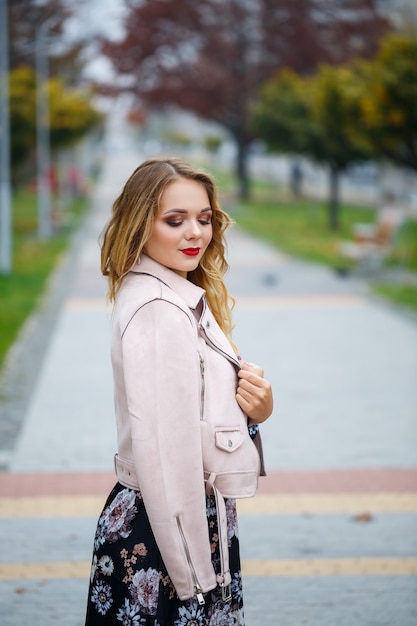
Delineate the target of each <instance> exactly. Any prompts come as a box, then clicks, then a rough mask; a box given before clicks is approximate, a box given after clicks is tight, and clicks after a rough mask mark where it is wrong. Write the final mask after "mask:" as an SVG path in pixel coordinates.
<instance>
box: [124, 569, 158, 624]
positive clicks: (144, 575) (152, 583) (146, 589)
mask: <svg viewBox="0 0 417 626" xmlns="http://www.w3.org/2000/svg"><path fill="white" fill-rule="evenodd" d="M129 591H130V593H131V595H132V598H133V599H134V601H135V603H136V604H138V605H139V606H140V608H141V610H142V611H143V612H144V613H146V614H147V615H155V613H156V609H157V606H158V595H159V594H158V592H159V572H157V571H156V569H152V568H149V569H147V570H145V569H140V570H139V571H138V572H136V574H135V575H134V577H133V580H132V584H131V585H130V587H129Z"/></svg>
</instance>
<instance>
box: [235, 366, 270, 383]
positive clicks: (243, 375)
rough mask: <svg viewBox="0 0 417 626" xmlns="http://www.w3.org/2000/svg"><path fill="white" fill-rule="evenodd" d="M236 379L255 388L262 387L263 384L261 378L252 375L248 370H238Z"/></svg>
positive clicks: (263, 381)
mask: <svg viewBox="0 0 417 626" xmlns="http://www.w3.org/2000/svg"><path fill="white" fill-rule="evenodd" d="M237 375H238V377H239V379H240V380H247V381H248V382H250V383H252V385H255V386H256V387H262V386H263V385H264V384H265V382H266V381H265V378H262V377H261V376H258V375H257V374H254V372H251V371H249V370H242V369H241V370H239V372H238V374H237Z"/></svg>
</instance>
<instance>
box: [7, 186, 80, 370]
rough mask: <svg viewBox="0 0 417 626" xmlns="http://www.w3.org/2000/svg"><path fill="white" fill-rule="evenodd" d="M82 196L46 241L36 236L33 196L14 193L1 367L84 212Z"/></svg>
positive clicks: (21, 191) (34, 199)
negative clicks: (10, 258)
mask: <svg viewBox="0 0 417 626" xmlns="http://www.w3.org/2000/svg"><path fill="white" fill-rule="evenodd" d="M86 205H87V202H86V200H85V199H78V200H76V201H75V203H74V204H73V206H72V207H71V208H70V209H67V210H66V212H65V219H61V220H60V222H59V225H58V226H57V228H56V232H55V234H54V235H53V236H52V237H51V238H50V239H49V240H47V241H41V240H39V238H38V237H37V232H36V230H37V208H36V196H35V194H34V193H33V192H31V191H29V190H27V189H24V190H19V191H18V192H17V193H16V194H15V195H14V197H13V261H12V272H11V274H10V275H8V276H4V275H0V302H1V304H0V368H1V366H2V364H3V362H4V358H5V356H6V354H7V351H8V349H9V348H10V346H11V345H12V343H13V342H14V340H15V339H16V337H17V334H18V332H19V330H20V328H21V326H22V324H23V323H24V321H25V320H26V318H27V317H28V315H29V314H30V313H31V312H32V311H33V309H34V308H35V307H36V305H37V304H38V302H39V298H40V297H41V294H42V293H43V291H44V289H45V285H46V281H47V279H48V276H49V275H50V274H51V272H52V270H53V269H54V267H55V266H56V263H57V261H58V259H59V258H60V256H61V254H62V253H63V251H64V250H65V249H66V247H67V244H68V241H69V236H70V234H71V232H72V231H73V229H74V228H75V227H76V225H77V224H78V223H79V221H80V219H81V218H82V216H83V215H84V214H85V210H86Z"/></svg>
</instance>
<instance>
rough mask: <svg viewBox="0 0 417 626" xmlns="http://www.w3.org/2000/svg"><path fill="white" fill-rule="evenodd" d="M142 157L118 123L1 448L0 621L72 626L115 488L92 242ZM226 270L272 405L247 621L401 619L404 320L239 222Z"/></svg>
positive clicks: (244, 346) (410, 366)
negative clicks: (44, 341)
mask: <svg viewBox="0 0 417 626" xmlns="http://www.w3.org/2000/svg"><path fill="white" fill-rule="evenodd" d="M140 160H141V157H140V156H139V155H138V154H137V153H136V152H135V149H134V146H133V145H132V144H131V143H130V142H129V138H128V137H126V136H125V134H124V129H123V128H122V127H119V126H117V123H116V126H115V127H113V129H112V132H111V134H110V138H109V143H108V151H107V157H106V159H105V166H104V171H103V173H102V176H101V181H100V184H99V185H98V187H97V190H96V193H95V197H94V206H93V211H92V213H91V216H90V218H89V220H88V222H87V224H86V226H85V228H84V229H83V231H82V233H80V235H79V237H78V239H77V242H76V246H75V250H74V253H73V255H72V256H71V257H70V258H71V263H70V270H71V271H69V270H68V267H67V268H66V269H65V271H64V269H63V270H62V274H58V276H61V277H64V278H62V282H61V283H60V284H59V286H60V289H62V292H63V293H62V302H61V303H60V305H59V306H58V305H56V306H55V313H56V314H55V320H54V323H52V322H51V328H52V333H51V337H50V341H49V343H48V345H47V349H46V351H45V353H44V355H43V359H42V360H41V362H39V375H38V376H37V378H36V379H35V380H34V383H33V391H32V393H31V395H30V399H29V402H28V403H27V406H26V408H25V411H24V419H23V423H22V425H21V427H20V428H19V429H18V437H17V439H16V445H14V446H12V445H11V444H10V445H9V446H5V444H4V443H3V442H2V447H3V450H1V453H2V458H3V462H4V463H5V465H7V471H6V472H4V473H3V474H0V615H1V616H2V617H1V624H2V626H16V625H17V624H21V623H28V624H31V626H37V625H39V626H50V625H52V624H56V623H59V624H60V625H62V626H78V625H81V624H82V623H83V615H84V607H85V600H86V593H87V585H88V581H87V579H88V569H89V560H90V558H91V552H92V540H93V534H94V529H95V524H96V519H97V515H98V512H99V510H100V507H101V506H102V504H103V502H104V498H105V497H106V495H107V492H108V490H109V489H110V487H111V486H112V484H113V482H114V477H113V473H112V459H113V453H114V447H115V428H114V423H113V399H112V382H111V371H110V362H109V341H108V338H109V327H110V315H111V311H110V309H109V308H108V307H107V306H106V304H105V301H104V293H105V290H106V285H105V281H104V279H103V278H102V277H101V275H100V272H99V249H98V244H97V239H98V235H99V232H100V230H101V229H102V227H103V225H104V223H105V221H106V219H107V218H108V215H109V211H110V207H111V204H112V201H113V199H114V198H115V196H116V195H117V193H118V192H119V190H120V189H121V187H122V184H123V182H124V180H125V179H126V178H127V176H128V175H129V174H130V172H131V171H132V170H133V168H134V167H135V166H136V165H137V163H138V162H139V161H140ZM229 261H230V266H231V270H230V274H229V275H228V282H229V287H230V290H231V291H232V293H234V295H235V296H236V297H237V305H236V310H235V321H236V332H235V340H236V342H237V344H238V345H239V348H240V352H241V353H242V355H243V356H244V358H247V359H248V360H252V361H255V362H259V363H260V364H262V365H263V366H264V368H265V371H266V375H267V377H268V378H269V379H270V380H271V381H272V383H273V386H274V391H275V399H276V408H275V411H274V415H273V416H272V418H271V419H270V420H269V421H268V422H267V423H266V424H265V425H264V426H263V428H262V432H263V439H264V448H265V455H266V461H267V467H268V477H267V478H265V479H263V480H262V484H261V487H260V491H259V495H257V496H256V498H254V499H252V500H250V501H244V502H241V503H240V535H241V546H242V558H243V573H244V588H245V603H246V616H247V626H298V625H300V626H301V625H302V624H308V625H309V626H324V625H325V624H329V626H330V625H331V626H335V625H337V626H352V625H353V624H355V626H384V625H386V626H388V625H389V626H415V624H417V577H416V575H417V445H416V442H417V384H416V383H417V321H416V320H415V319H413V318H412V317H410V316H407V315H404V314H402V313H400V312H398V311H397V310H395V309H393V308H390V307H388V306H385V305H382V304H381V303H379V302H378V301H376V300H374V299H372V298H370V297H369V295H368V294H367V290H366V287H365V286H364V285H363V284H362V283H360V282H356V281H354V280H352V279H340V278H338V277H336V276H334V275H333V274H332V273H331V272H329V271H328V270H326V269H324V268H321V267H317V266H314V265H309V264H305V263H302V262H299V261H295V260H293V259H290V258H287V257H286V256H285V255H283V254H280V253H278V252H277V251H274V250H272V249H271V248H270V247H268V246H266V245H264V244H262V243H260V242H258V241H256V240H254V239H253V238H251V237H249V236H247V235H245V234H243V233H242V232H240V231H239V230H238V229H234V230H233V231H232V232H231V234H230V237H229ZM62 283H64V285H63V284H62ZM17 354H20V352H19V351H17Z"/></svg>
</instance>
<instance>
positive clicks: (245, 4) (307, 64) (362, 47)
mask: <svg viewBox="0 0 417 626" xmlns="http://www.w3.org/2000/svg"><path fill="white" fill-rule="evenodd" d="M126 4H127V7H128V12H127V15H126V18H125V35H124V37H123V39H122V40H121V41H116V42H115V41H110V40H107V41H104V42H103V52H104V54H105V55H107V56H108V57H109V59H110V60H111V61H112V64H113V66H114V69H115V70H116V72H117V73H118V74H119V75H120V76H123V77H124V81H123V85H124V86H123V89H124V90H128V91H130V92H131V93H133V94H134V95H135V97H136V100H137V103H138V104H140V105H142V106H145V107H150V108H158V109H163V107H164V106H166V105H172V104H176V105H177V106H179V107H181V108H183V109H186V110H189V111H192V112H194V113H196V114H197V115H199V116H200V117H202V118H204V119H207V120H210V121H215V122H217V123H218V124H220V125H222V126H223V127H224V128H225V129H226V130H227V131H228V132H229V133H230V135H231V137H232V138H233V140H234V142H235V144H236V149H237V161H236V173H237V177H238V180H239V195H240V197H241V198H247V197H248V194H249V176H248V150H249V146H250V143H251V141H252V139H253V135H252V133H251V130H250V126H249V122H250V115H249V110H250V104H251V102H252V100H253V98H254V96H255V93H256V91H257V89H258V88H259V85H260V84H261V83H262V82H264V81H265V80H267V79H268V78H270V77H271V76H272V75H274V74H275V73H276V72H277V71H278V70H279V69H281V68H283V67H290V68H293V69H294V70H295V71H297V72H299V73H301V74H309V73H312V72H313V71H314V70H315V69H316V68H317V65H318V63H320V62H327V63H331V64H339V63H342V62H345V61H346V60H347V59H349V58H351V57H352V56H371V55H372V54H373V53H374V52H375V50H376V46H377V42H378V39H379V38H380V37H381V36H382V34H384V33H385V32H386V31H387V30H388V24H387V23H386V21H385V20H383V19H382V18H380V17H379V16H378V14H377V10H376V7H375V1H374V0H339V1H337V0H335V1H333V2H323V1H322V0H199V2H195V0H140V1H139V0H126ZM126 85H128V86H126Z"/></svg>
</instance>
